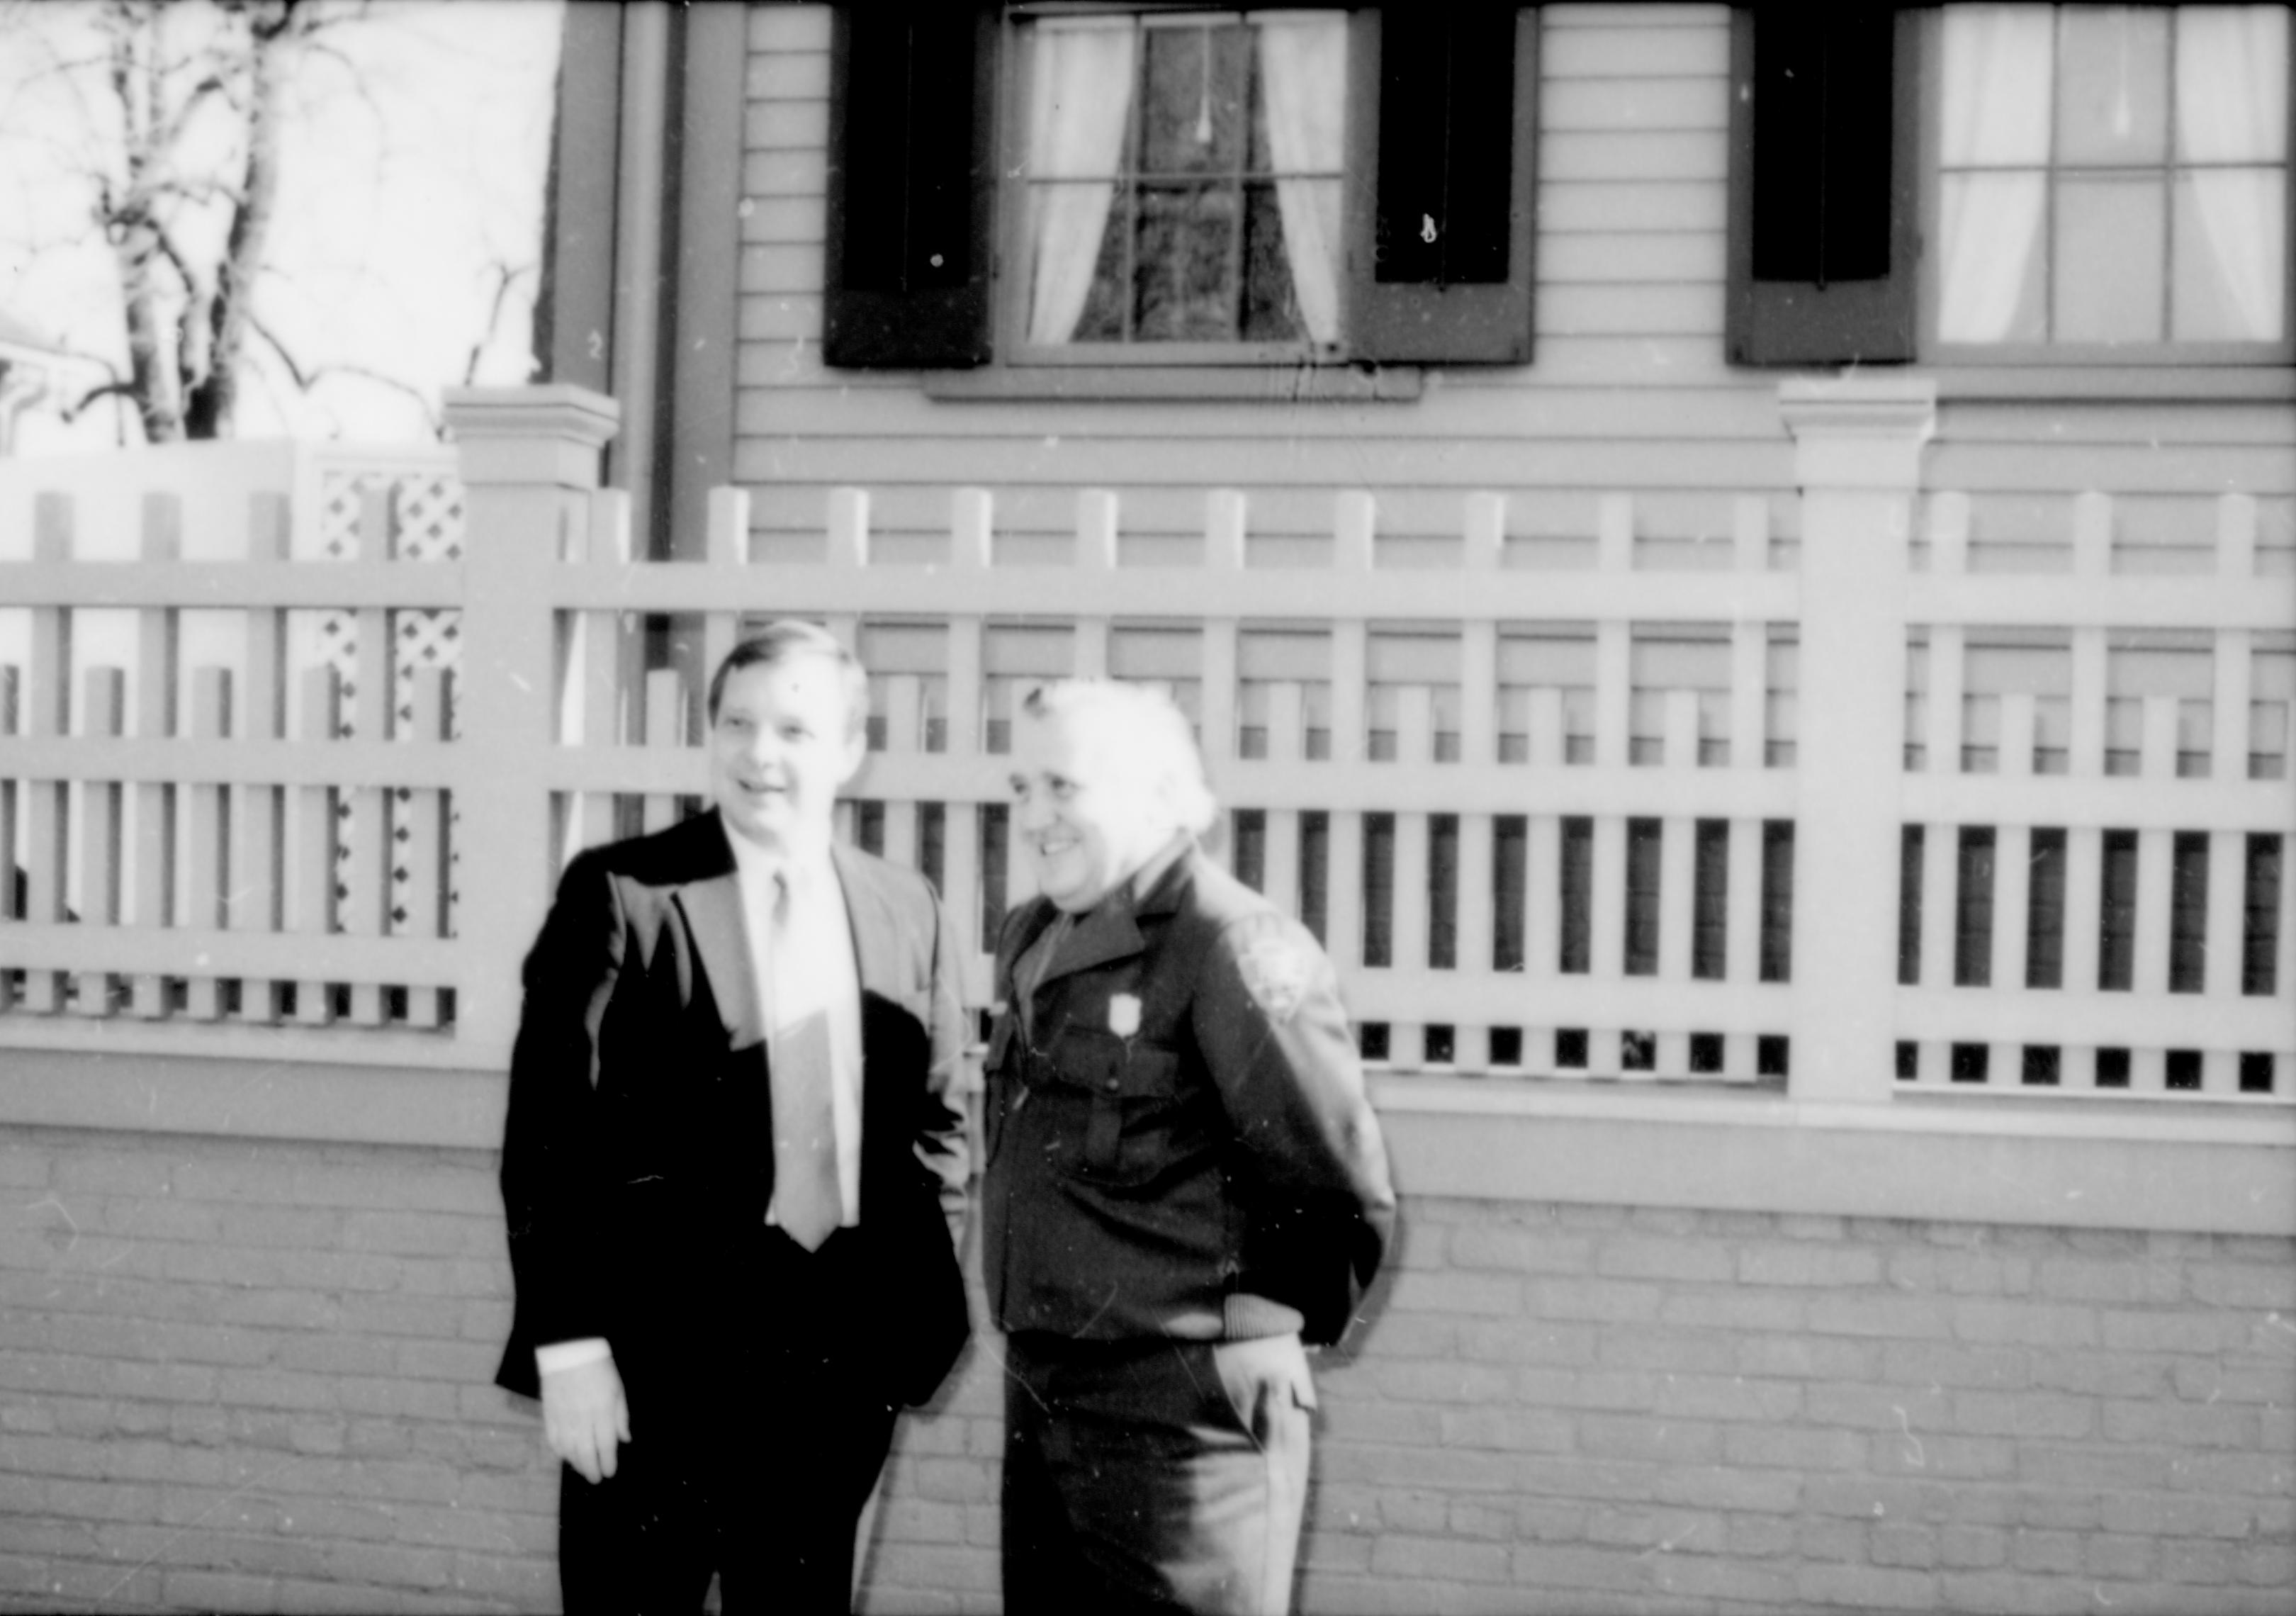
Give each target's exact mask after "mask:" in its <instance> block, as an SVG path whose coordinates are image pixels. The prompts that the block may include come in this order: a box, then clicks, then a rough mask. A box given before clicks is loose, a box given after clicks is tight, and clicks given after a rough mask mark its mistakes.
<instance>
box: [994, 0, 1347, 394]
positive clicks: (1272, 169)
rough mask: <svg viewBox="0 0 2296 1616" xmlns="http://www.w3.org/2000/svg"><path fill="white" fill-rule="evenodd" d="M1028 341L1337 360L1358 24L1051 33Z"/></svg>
mask: <svg viewBox="0 0 2296 1616" xmlns="http://www.w3.org/2000/svg"><path fill="white" fill-rule="evenodd" d="M1018 38H1019V40H1020V42H1021V46H1022V49H1021V61H1022V68H1021V71H1022V73H1023V75H1024V78H1025V82H1026V85H1027V90H1026V94H1025V102H1026V105H1027V134H1026V136H1025V143H1026V144H1025V145H1024V147H1023V149H1022V153H1021V163H1020V164H1019V165H1018V172H1019V177H1018V178H1017V179H1016V180H1015V181H1014V187H1015V189H1016V190H1017V192H1018V193H1019V197H1020V205H1019V207H1018V209H1016V211H1017V212H1018V214H1019V216H1020V218H1021V226H1020V238H1021V239H1020V250H1019V251H1018V252H1017V253H1016V254H1014V255H1013V259H1014V262H1015V263H1016V265H1017V267H1018V268H1019V269H1020V271H1021V280H1022V283H1023V284H1022V286H1021V302H1022V305H1023V308H1022V310H1021V316H1020V327H1021V333H1022V334H1021V343H1022V344H1023V346H1025V347H1027V348H1029V349H1037V348H1046V347H1050V348H1054V349H1066V350H1069V351H1070V352H1089V351H1094V350H1097V349H1103V348H1104V347H1106V346H1108V345H1119V346H1135V345H1143V344H1150V343H1190V342H1210V343H1222V344H1226V343H1242V344H1250V345H1253V346H1255V347H1259V348H1267V349H1277V350H1281V349H1300V348H1302V347H1305V348H1309V349H1333V348H1336V347H1337V345H1338V343H1339V340H1340V277H1341V267H1342V258H1341V246H1342V242H1341V237H1340V214H1341V180H1342V176H1343V175H1344V172H1345V167H1346V160H1347V150H1346V106H1347V45H1348V23H1347V13H1346V12H1336V11H1331V12H1282V13H1279V14H1276V15H1273V16H1254V15H1248V14H1243V13H1237V12H1227V13H1219V12H1200V13H1189V12H1160V13H1153V14H1150V15H1145V16H1124V15H1119V16H1106V15H1087V16H1079V17H1046V18H1042V19H1033V20H1031V21H1029V23H1027V24H1026V25H1025V26H1023V27H1022V28H1021V29H1020V30H1019V33H1018Z"/></svg>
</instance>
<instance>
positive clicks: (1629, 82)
mask: <svg viewBox="0 0 2296 1616" xmlns="http://www.w3.org/2000/svg"><path fill="white" fill-rule="evenodd" d="M1538 113H1539V127H1540V128H1541V129H1543V130H1546V131H1549V132H1550V133H1554V132H1560V131H1562V130H1566V129H1567V130H1576V131H1586V130H1595V129H1721V128H1726V127H1729V123H1730V86H1728V84H1726V83H1724V82H1720V81H1709V80H1706V79H1694V80H1691V81H1687V82H1685V81H1684V80H1682V79H1679V78H1590V79H1586V80H1583V81H1581V82H1579V83H1575V84H1571V83H1559V84H1555V85H1553V86H1549V87H1548V89H1547V91H1546V94H1543V95H1542V96H1540V98H1539V105H1538Z"/></svg>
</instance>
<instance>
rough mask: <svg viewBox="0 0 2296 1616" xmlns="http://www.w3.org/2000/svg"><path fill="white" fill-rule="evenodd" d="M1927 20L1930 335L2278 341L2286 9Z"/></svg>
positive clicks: (1978, 12) (2029, 340)
mask: <svg viewBox="0 0 2296 1616" xmlns="http://www.w3.org/2000/svg"><path fill="white" fill-rule="evenodd" d="M1939 40H1940V49H1939V122H1938V130H1937V143H1936V151H1937V153H1938V165H1937V195H1936V209H1937V232H1936V240H1937V242H1938V251H1937V254H1936V257H1935V258H1933V259H1932V270H1933V273H1934V279H1935V282H1936V294H1935V295H1936V303H1935V314H1934V321H1935V324H1934V330H1935V332H1936V337H1937V340H1938V341H1939V344H1940V345H1941V346H1944V347H1947V348H1950V349H1964V350H1973V351H1974V352H1975V353H1976V354H1992V355H1996V356H1998V355H2001V354H2003V353H2004V352H2005V350H2013V349H2026V350H2033V349H2040V350H2046V351H2047V352H2049V353H2050V354H2051V355H2052V356H2053V357H2073V356H2075V355H2077V354H2079V353H2080V352H2082V351H2083V350H2087V351H2089V352H2109V353H2111V354H2112V356H2113V357H2137V356H2140V355H2141V354H2142V353H2143V352H2144V350H2146V349H2153V350H2155V351H2157V352H2160V353H2161V354H2162V355H2163V357H2193V356H2194V355H2196V354H2197V353H2198V352H2199V351H2202V349H2207V350H2214V351H2216V352H2219V353H2221V354H2223V355H2224V356H2225V357H2242V355H2243V352H2246V353H2248V354H2250V355H2253V356H2256V357H2270V356H2271V355H2273V354H2275V353H2276V352H2278V351H2279V350H2282V349H2284V348H2285V346H2286V345H2287V342H2288V339H2289V335H2290V332H2289V329H2288V320H2289V316H2288V291H2287V287H2288V228H2289V219H2288V196H2289V134H2288V128H2289V124H2288V90H2289V82H2288V81H2289V32H2288V12H2287V10H2286V8H2284V7H2281V6H2237V7H2235V6H2225V7H2188V8H2179V9H2173V10H2172V9H2169V8H2161V7H2110V8H2092V7H2071V6H2065V7H2052V6H2038V5H2013V6H1969V7H1964V6H1949V7H1947V8H1945V12H1944V16H1943V19H1942V21H1941V23H1940V25H1939ZM2132 350H2133V351H2132Z"/></svg>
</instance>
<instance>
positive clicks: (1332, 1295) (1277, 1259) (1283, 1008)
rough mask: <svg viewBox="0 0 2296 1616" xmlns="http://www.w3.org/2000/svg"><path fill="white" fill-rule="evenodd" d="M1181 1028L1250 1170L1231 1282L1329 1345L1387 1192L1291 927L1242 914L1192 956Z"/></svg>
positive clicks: (1335, 1015) (1311, 967)
mask: <svg viewBox="0 0 2296 1616" xmlns="http://www.w3.org/2000/svg"><path fill="white" fill-rule="evenodd" d="M1193 1022H1194V1031H1195V1037H1196V1043H1197V1046H1198V1047H1199V1048H1200V1049H1201V1050H1202V1051H1203V1053H1204V1055H1205V1060H1206V1063H1207V1065H1208V1066H1209V1067H1210V1070H1211V1075H1212V1079H1213V1081H1214V1082H1215V1083H1217V1084H1218V1087H1219V1090H1220V1096H1221V1100H1222V1102H1223V1103H1224V1104H1225V1106H1226V1112H1227V1116H1228V1120H1229V1122H1230V1124H1231V1126H1232V1127H1233V1128H1234V1130H1235V1135H1236V1138H1237V1140H1238V1142H1239V1144H1240V1147H1241V1149H1242V1153H1243V1154H1244V1158H1245V1161H1246V1162H1247V1163H1248V1164H1249V1168H1250V1169H1251V1170H1250V1174H1249V1179H1250V1181H1249V1183H1247V1184H1245V1185H1242V1191H1243V1193H1244V1194H1245V1197H1246V1200H1247V1202H1248V1204H1249V1206H1250V1208H1251V1222H1250V1225H1249V1226H1248V1228H1247V1230H1246V1232H1245V1237H1244V1250H1243V1263H1244V1275H1243V1279H1244V1283H1245V1284H1247V1285H1249V1286H1250V1287H1251V1289H1253V1290H1254V1291H1255V1292H1258V1293H1259V1294H1261V1295H1265V1296H1268V1297H1270V1298H1272V1299H1273V1300H1278V1301H1283V1302H1286V1303H1288V1304H1290V1305H1291V1306H1292V1307H1295V1308H1299V1309H1300V1312H1301V1313H1302V1314H1303V1315H1305V1317H1306V1319H1307V1324H1306V1326H1305V1329H1304V1332H1303V1333H1304V1334H1305V1335H1306V1337H1307V1339H1308V1340H1309V1341H1326V1342H1328V1341H1337V1340H1338V1339H1339V1338H1340V1336H1341V1334H1342V1333H1344V1332H1345V1330H1346V1328H1347V1325H1348V1324H1349V1321H1350V1319H1351V1318H1352V1317H1353V1314H1354V1309H1355V1307H1356V1304H1357V1301H1358V1300H1360V1299H1361V1297H1362V1294H1363V1291H1364V1288H1365V1287H1366V1286H1367V1285H1369V1284H1370V1283H1371V1280H1372V1277H1373V1276H1374V1274H1376V1273H1377V1272H1378V1269H1379V1265H1380V1259H1381V1258H1382V1255H1383V1254H1384V1253H1385V1251H1386V1249H1387V1244H1388V1242H1389V1240H1390V1237H1391V1235H1392V1234H1393V1231H1394V1226H1395V1191H1394V1189H1393V1187H1392V1186H1391V1185H1390V1182H1389V1178H1388V1162H1387V1145H1386V1142H1385V1141H1384V1139H1382V1136H1381V1134H1380V1128H1379V1120H1378V1119H1377V1118H1376V1117H1375V1116H1374V1114H1373V1112H1372V1109H1371V1101H1370V1098H1369V1096H1368V1095H1367V1094H1366V1093H1365V1087H1364V1078H1363V1064H1362V1062H1361V1061H1360V1059H1359V1058H1358V1057H1357V1053H1356V1046H1355V1040H1354V1038H1352V1037H1351V1036H1350V1035H1349V1030H1348V1019H1347V1012H1346V1011H1345V1009H1344V1008H1342V1007H1341V1003H1340V996H1339V983H1338V979H1337V978H1336V976H1335V975H1334V973H1333V970H1332V965H1331V962H1330V961H1329V960H1328V959H1327V958H1325V957H1324V951H1323V950H1322V949H1321V948H1319V947H1316V941H1315V939H1314V938H1313V937H1311V936H1310V935H1309V934H1308V931H1307V930H1306V929H1305V928H1304V927H1302V926H1300V924H1299V923H1297V922H1294V921H1292V920H1289V919H1287V918H1285V917H1283V916H1282V915H1275V914H1257V915H1246V916H1244V917H1242V919H1239V920H1236V921H1234V922H1233V923H1230V924H1229V925H1228V926H1227V927H1226V929H1225V930H1223V931H1221V933H1220V935H1219V938H1218V943H1217V945H1216V946H1215V947H1212V948H1210V949H1209V950H1208V951H1207V952H1206V956H1205V959H1204V962H1203V964H1202V966H1201V972H1200V974H1199V976H1198V978H1197V981H1196V988H1195V997H1194V1004H1193Z"/></svg>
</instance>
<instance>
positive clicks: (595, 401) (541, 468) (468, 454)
mask: <svg viewBox="0 0 2296 1616" xmlns="http://www.w3.org/2000/svg"><path fill="white" fill-rule="evenodd" d="M443 403H444V409H445V414H446V417H447V428H448V429H449V430H450V431H452V432H453V433H454V435H455V442H456V444H457V445H458V446H460V447H461V449H462V451H463V453H462V463H463V480H464V481H466V482H537V481H542V482H559V483H563V484H566V485H569V486H572V487H578V488H592V487H595V486H596V484H597V481H598V475H597V463H596V460H597V452H598V450H599V449H601V448H603V447H605V445H606V443H607V441H608V440H609V439H611V438H612V437H613V435H614V434H615V432H616V431H619V429H620V426H621V419H622V408H621V406H620V405H619V404H618V403H616V402H615V401H614V400H613V399H612V398H608V397H607V396H606V395H605V394H603V393H598V392H593V391H591V390H590V389H588V388H586V387H575V386H572V385H570V384H569V383H566V382H552V383H550V384H548V385H546V386H542V387H454V388H448V389H447V391H446V393H445V395H444V399H443ZM529 444H551V445H554V446H559V447H562V448H565V449H570V450H572V451H574V453H573V455H571V456H570V457H569V458H568V459H566V460H564V461H563V462H560V461H557V460H555V459H554V457H552V456H550V455H549V453H548V451H545V459H544V460H542V461H537V460H536V459H535V458H534V457H533V455H532V454H531V453H530V452H523V453H522V452H519V451H518V450H517V449H516V448H514V447H513V446H518V445H529Z"/></svg>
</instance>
